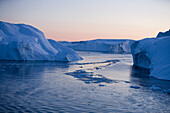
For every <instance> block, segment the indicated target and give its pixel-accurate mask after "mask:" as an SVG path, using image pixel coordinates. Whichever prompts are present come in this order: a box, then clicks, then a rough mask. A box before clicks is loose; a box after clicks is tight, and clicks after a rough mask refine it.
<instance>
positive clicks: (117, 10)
mask: <svg viewBox="0 0 170 113" xmlns="http://www.w3.org/2000/svg"><path fill="white" fill-rule="evenodd" d="M169 6H170V1H169V0H49V1H48V0H15V1H12V0H2V1H0V15H1V16H0V20H1V21H7V22H13V23H14V22H16V23H26V24H30V25H32V26H34V27H37V28H38V29H40V30H41V31H43V32H44V34H45V36H46V38H51V39H55V40H62V41H63V40H68V41H75V40H90V39H98V38H101V39H102V38H103V39H104V38H105V39H134V40H138V39H142V38H146V37H155V36H156V35H157V33H158V32H160V31H166V30H169V29H170V13H169V11H170V7H169Z"/></svg>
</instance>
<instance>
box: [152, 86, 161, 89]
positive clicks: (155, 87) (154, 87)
mask: <svg viewBox="0 0 170 113" xmlns="http://www.w3.org/2000/svg"><path fill="white" fill-rule="evenodd" d="M152 89H153V90H161V88H160V87H157V86H155V85H153V86H152Z"/></svg>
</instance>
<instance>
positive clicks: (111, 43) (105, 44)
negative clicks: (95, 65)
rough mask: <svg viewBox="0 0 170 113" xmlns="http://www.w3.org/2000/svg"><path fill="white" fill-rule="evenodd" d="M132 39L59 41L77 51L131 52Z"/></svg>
mask: <svg viewBox="0 0 170 113" xmlns="http://www.w3.org/2000/svg"><path fill="white" fill-rule="evenodd" d="M133 42H134V41H133V40H128V39H127V40H116V39H115V40H114V39H97V40H89V41H80V42H60V43H61V44H62V45H64V46H66V47H69V48H72V49H74V50H77V51H95V52H112V53H120V54H122V53H131V49H130V46H131V44H132V43H133Z"/></svg>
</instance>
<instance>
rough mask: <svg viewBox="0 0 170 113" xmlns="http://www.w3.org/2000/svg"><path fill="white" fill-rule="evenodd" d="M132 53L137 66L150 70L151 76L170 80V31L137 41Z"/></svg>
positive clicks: (132, 47) (133, 45)
mask: <svg viewBox="0 0 170 113" xmlns="http://www.w3.org/2000/svg"><path fill="white" fill-rule="evenodd" d="M168 33H169V35H168ZM131 51H132V56H133V61H134V65H135V66H139V67H143V68H146V69H150V76H153V77H156V78H158V79H164V80H170V31H167V32H165V33H159V34H158V36H157V38H146V39H143V40H139V41H136V42H135V43H134V44H132V46H131Z"/></svg>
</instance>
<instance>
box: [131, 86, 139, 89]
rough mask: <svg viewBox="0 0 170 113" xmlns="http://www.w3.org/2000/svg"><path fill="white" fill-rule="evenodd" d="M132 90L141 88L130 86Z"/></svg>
mask: <svg viewBox="0 0 170 113" xmlns="http://www.w3.org/2000/svg"><path fill="white" fill-rule="evenodd" d="M130 88H134V89H139V88H140V87H139V86H130Z"/></svg>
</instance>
